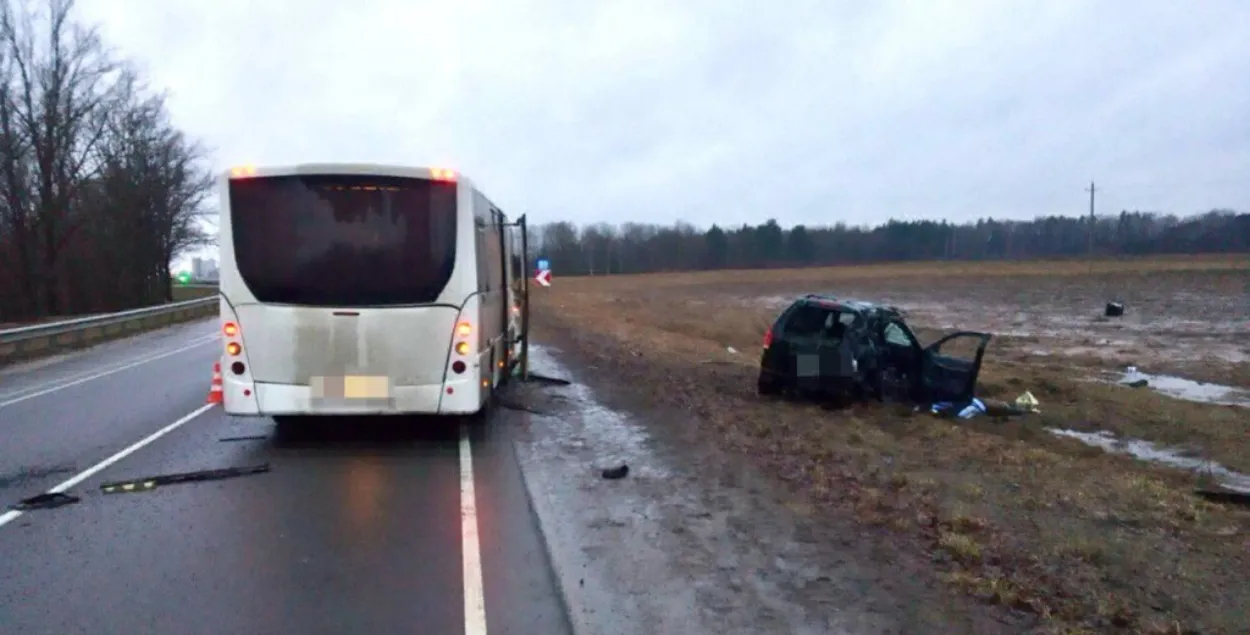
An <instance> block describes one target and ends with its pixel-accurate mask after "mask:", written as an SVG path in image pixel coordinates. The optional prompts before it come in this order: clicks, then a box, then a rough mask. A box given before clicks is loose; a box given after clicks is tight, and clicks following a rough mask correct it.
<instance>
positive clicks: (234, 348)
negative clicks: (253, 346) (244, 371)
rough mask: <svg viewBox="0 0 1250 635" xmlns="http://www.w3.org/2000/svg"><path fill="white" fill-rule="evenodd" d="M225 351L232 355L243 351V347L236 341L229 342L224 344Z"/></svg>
mask: <svg viewBox="0 0 1250 635" xmlns="http://www.w3.org/2000/svg"><path fill="white" fill-rule="evenodd" d="M226 352H227V353H229V354H230V355H231V356H232V357H233V356H235V355H238V354H239V353H241V352H243V347H242V346H240V345H239V343H238V342H230V343H229V344H226Z"/></svg>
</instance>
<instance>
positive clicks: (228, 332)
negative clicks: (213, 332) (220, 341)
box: [221, 322, 239, 337]
mask: <svg viewBox="0 0 1250 635" xmlns="http://www.w3.org/2000/svg"><path fill="white" fill-rule="evenodd" d="M221 332H222V333H223V334H225V336H226V337H234V336H235V335H238V334H239V325H238V324H235V323H234V322H226V323H225V324H222V325H221Z"/></svg>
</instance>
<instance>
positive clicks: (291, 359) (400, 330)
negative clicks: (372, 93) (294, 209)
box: [219, 164, 520, 416]
mask: <svg viewBox="0 0 1250 635" xmlns="http://www.w3.org/2000/svg"><path fill="white" fill-rule="evenodd" d="M431 174H433V172H432V171H430V170H426V169H422V168H401V167H396V166H372V165H331V164H326V165H321V164H318V165H301V166H294V167H289V168H259V169H254V170H251V171H249V172H248V173H247V174H246V175H245V176H246V177H248V178H264V177H282V176H290V175H311V176H313V177H317V176H321V175H329V176H331V177H334V176H341V175H359V176H361V177H365V178H369V177H377V176H390V177H401V178H408V179H411V178H429V177H430V175H431ZM230 176H231V175H230V174H226V175H223V178H222V179H221V190H222V191H221V200H222V201H223V203H222V205H223V213H222V214H221V222H220V234H219V236H220V250H221V259H222V267H221V274H220V278H221V281H220V290H221V319H222V322H223V324H224V323H227V322H230V323H234V324H235V325H236V326H237V329H238V332H237V333H236V334H235V335H234V336H233V337H223V347H228V346H229V341H236V342H238V343H239V344H241V345H242V350H241V351H235V352H234V354H232V352H231V350H230V349H228V348H227V349H226V350H223V354H222V375H223V395H224V407H225V410H226V412H228V413H230V414H235V415H242V416H248V415H251V416H267V415H275V414H276V415H299V414H406V413H441V414H471V413H475V412H477V411H479V410H480V409H481V408H482V407H483V405H484V404H485V403H486V401H487V399H488V398H489V396H490V394H491V392H492V391H493V390H494V388H495V387H496V386H497V385H498V384H499V383H500V382H501V381H502V380H503V379H504V377H505V376H506V373H507V372H508V370H509V369H508V368H505V367H504V365H505V361H504V358H505V355H506V354H507V350H506V349H507V348H508V347H509V346H510V345H511V344H512V342H513V341H514V340H515V339H516V338H515V336H514V335H512V334H510V333H509V331H511V330H512V329H513V328H518V327H516V326H515V325H514V320H513V319H512V318H511V317H510V316H509V310H510V307H512V306H519V305H520V302H519V300H518V299H517V298H515V297H513V295H514V291H513V289H514V285H510V284H509V281H510V278H511V276H509V275H508V273H509V272H508V271H507V269H506V267H505V263H506V262H507V261H508V260H509V259H510V258H511V259H515V257H514V254H512V253H510V252H511V251H512V249H513V244H514V242H511V241H507V240H506V236H505V235H503V234H504V233H505V232H506V230H505V228H504V227H503V223H505V222H506V219H505V217H504V216H503V214H502V212H499V210H498V209H497V208H496V207H495V206H494V205H493V204H491V203H490V202H489V200H488V199H486V198H485V196H483V195H482V194H481V193H480V192H479V191H478V190H477V189H476V188H474V187H473V185H472V182H471V181H469V180H468V179H465V178H462V177H460V178H457V179H456V196H455V208H456V210H455V216H456V223H455V252H454V264H453V265H452V268H451V272H450V276H449V277H448V278H447V282H446V284H445V285H444V286H443V287H442V289H441V291H439V292H438V294H437V297H436V298H434V299H433V301H432V302H429V303H426V304H422V305H418V306H382V307H371V306H359V307H356V306H351V307H338V308H336V307H335V306H308V305H302V304H300V305H292V304H280V303H264V302H260V301H258V300H257V298H256V295H255V294H254V293H253V291H252V289H251V288H249V286H248V284H247V282H246V281H245V280H244V277H243V275H241V273H240V270H239V267H238V262H237V261H236V254H235V244H234V234H233V231H234V229H233V227H232V221H233V218H232V210H231V207H230V205H231V199H230V187H229V181H230ZM284 202H285V201H284ZM281 205H282V203H280V204H279V206H281ZM253 207H254V206H253ZM251 211H252V212H256V211H264V210H255V209H253V210H251ZM375 286H376V285H375ZM460 323H466V324H468V325H469V328H470V329H471V332H470V333H469V335H468V336H467V337H461V336H460V335H458V334H457V325H458V324H460ZM461 340H464V341H466V342H468V344H469V350H468V351H467V354H466V355H457V354H456V352H455V348H454V347H455V345H456V342H458V341H461ZM456 360H460V361H463V362H464V367H463V370H462V372H460V373H456V372H454V371H453V370H452V368H453V366H452V364H453V363H454V362H455V361H456ZM235 362H242V364H243V367H242V371H241V372H236V371H238V370H239V368H238V367H237V366H233V364H234V363H235ZM369 377H382V378H385V381H386V386H387V387H386V390H385V393H386V395H385V397H378V398H354V399H346V398H339V399H332V398H326V397H325V393H326V392H327V390H328V389H327V388H326V387H327V386H328V385H331V384H333V385H335V386H339V388H337V390H338V391H339V392H334V393H333V395H332V396H340V397H341V396H342V395H341V393H342V392H343V391H344V390H347V391H349V392H350V390H349V389H346V388H341V386H345V385H347V384H346V383H344V382H347V383H351V382H353V381H355V382H356V384H355V385H362V384H360V381H363V380H361V379H357V378H369ZM318 378H323V379H318ZM324 378H329V379H324ZM343 378H352V379H343ZM361 394H363V393H361ZM370 394H372V393H370Z"/></svg>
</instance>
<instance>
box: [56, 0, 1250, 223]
mask: <svg viewBox="0 0 1250 635" xmlns="http://www.w3.org/2000/svg"><path fill="white" fill-rule="evenodd" d="M78 10H79V16H80V17H81V18H84V19H86V20H88V21H92V22H98V23H100V24H101V25H102V27H103V30H104V35H105V37H106V39H107V40H108V42H109V43H110V44H111V45H113V46H114V47H115V48H116V49H118V51H119V52H120V53H121V54H123V55H125V56H127V57H130V58H132V59H133V60H135V61H137V62H138V63H140V64H141V66H142V67H143V68H145V69H146V71H147V73H148V76H149V77H150V79H151V81H152V83H153V84H154V86H157V87H164V88H167V89H168V90H169V91H170V94H171V99H170V102H169V103H170V107H171V110H172V112H173V116H174V119H175V121H176V123H177V124H178V125H180V126H181V127H182V128H184V129H185V130H187V131H189V132H190V133H192V134H193V135H196V136H198V137H199V138H201V139H203V140H204V141H205V142H206V143H207V144H208V145H209V146H211V147H212V148H214V149H215V158H216V160H217V167H219V168H220V167H225V166H228V165H232V164H243V163H252V164H274V163H276V164H284V163H295V162H304V161H376V162H394V163H401V164H416V165H431V166H446V167H452V168H456V169H458V170H460V171H462V172H463V173H465V174H467V175H468V176H470V177H471V178H473V179H475V180H476V181H477V182H478V184H479V185H480V186H481V187H482V188H483V190H484V191H485V192H486V193H487V195H488V196H490V197H491V198H492V199H494V200H495V201H496V203H498V204H500V205H501V206H502V207H503V208H504V209H505V211H507V212H509V213H510V214H511V215H517V214H519V213H521V212H529V213H531V214H532V216H531V217H532V218H534V219H535V220H538V221H547V220H557V219H571V220H576V221H579V222H596V221H607V222H624V221H651V222H659V223H669V222H672V221H673V220H676V219H684V220H686V221H689V222H692V223H694V224H696V225H699V226H706V225H708V224H710V223H712V222H719V223H722V224H739V223H743V222H751V223H756V222H760V221H762V220H763V219H765V218H767V217H770V216H771V217H775V218H777V219H778V220H779V221H780V222H781V223H782V224H783V225H791V224H795V223H806V224H825V223H834V222H838V221H844V222H848V223H852V224H857V223H874V224H875V223H877V222H882V221H884V220H885V219H886V218H888V217H896V218H920V217H933V218H937V217H945V218H949V219H955V220H967V219H974V218H976V217H978V216H994V217H1012V218H1029V217H1032V216H1036V215H1042V214H1052V213H1064V214H1079V213H1082V212H1084V211H1086V210H1087V205H1088V198H1087V196H1088V195H1087V194H1085V192H1084V191H1083V189H1084V188H1085V187H1086V186H1087V185H1088V183H1089V181H1090V179H1095V180H1097V181H1098V184H1099V187H1100V188H1101V189H1100V194H1099V210H1100V212H1107V213H1111V212H1117V211H1118V210H1120V209H1122V208H1127V209H1134V208H1137V209H1152V210H1153V209H1159V210H1164V211H1170V212H1176V213H1191V212H1195V211H1200V210H1205V209H1208V208H1211V207H1217V206H1228V207H1236V208H1240V209H1242V210H1245V211H1250V0H1196V1H1194V2H1177V1H1173V0H1148V1H1128V0H1124V1H1095V0H1049V1H1044V2H1043V1H1032V2H1026V1H1008V0H947V1H940V0H913V1H903V0H897V1H888V0H874V1H871V2H867V1H865V2H860V1H849V0H847V1H843V0H810V1H809V0H772V1H770V2H765V1H763V0H759V1H754V0H752V1H747V0H621V1H611V2H578V1H574V0H498V1H487V0H440V1H437V2H426V1H423V0H357V1H355V2H344V1H342V0H334V1H329V0H202V1H201V0H163V1H161V0H79V5H78Z"/></svg>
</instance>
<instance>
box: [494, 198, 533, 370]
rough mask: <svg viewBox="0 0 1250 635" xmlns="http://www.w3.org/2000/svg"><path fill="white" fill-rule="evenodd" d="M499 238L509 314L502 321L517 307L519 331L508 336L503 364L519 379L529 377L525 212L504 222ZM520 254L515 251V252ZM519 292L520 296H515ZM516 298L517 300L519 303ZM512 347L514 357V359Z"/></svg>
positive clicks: (527, 247) (528, 284)
mask: <svg viewBox="0 0 1250 635" xmlns="http://www.w3.org/2000/svg"><path fill="white" fill-rule="evenodd" d="M499 235H500V240H502V241H503V242H504V245H503V249H502V250H501V251H502V252H503V254H504V260H505V262H504V267H505V269H504V270H505V271H506V272H508V274H509V275H508V276H507V278H508V282H507V288H508V300H507V301H506V302H504V311H506V312H508V313H509V314H508V315H505V316H504V324H510V323H511V321H512V315H511V312H512V311H514V309H519V310H520V312H521V315H520V316H519V317H520V330H519V331H518V332H517V333H516V335H515V336H513V337H509V341H508V346H507V347H506V349H505V352H504V367H505V368H506V369H507V370H508V372H507V373H506V375H512V374H513V373H519V374H520V376H521V381H527V380H528V379H529V346H530V338H529V332H530V293H529V291H530V270H529V231H528V229H527V225H526V222H525V215H524V214H522V215H521V216H520V218H517V219H516V221H515V222H512V223H504V226H503V231H501V232H499ZM518 249H519V251H520V253H517V251H518ZM516 294H520V297H519V298H517V297H515V296H516ZM518 300H519V302H518ZM514 350H515V351H516V352H515V355H516V358H515V359H514V358H513V355H514Z"/></svg>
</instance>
